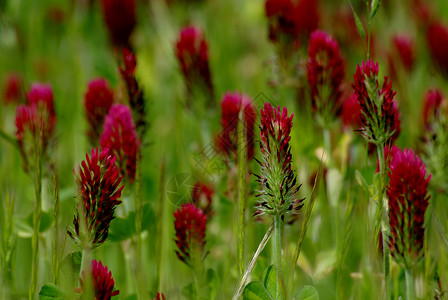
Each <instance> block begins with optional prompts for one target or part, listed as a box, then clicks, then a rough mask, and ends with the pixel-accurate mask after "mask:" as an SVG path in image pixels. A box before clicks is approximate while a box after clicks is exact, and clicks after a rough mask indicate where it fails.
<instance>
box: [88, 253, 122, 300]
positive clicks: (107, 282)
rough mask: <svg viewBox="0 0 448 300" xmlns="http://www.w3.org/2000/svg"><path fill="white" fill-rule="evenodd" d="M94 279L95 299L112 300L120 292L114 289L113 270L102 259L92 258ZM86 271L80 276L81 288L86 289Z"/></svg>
mask: <svg viewBox="0 0 448 300" xmlns="http://www.w3.org/2000/svg"><path fill="white" fill-rule="evenodd" d="M92 279H93V289H94V293H95V300H100V299H101V300H110V299H111V298H112V297H113V296H116V295H118V294H119V293H120V291H119V290H115V291H114V286H115V280H114V279H113V278H112V272H111V271H109V269H108V268H107V267H106V266H103V264H102V263H101V261H97V260H95V259H94V260H92ZM84 280H86V278H85V273H84V272H83V278H82V279H81V278H80V282H81V290H83V289H84Z"/></svg>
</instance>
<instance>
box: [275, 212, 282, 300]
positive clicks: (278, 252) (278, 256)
mask: <svg viewBox="0 0 448 300" xmlns="http://www.w3.org/2000/svg"><path fill="white" fill-rule="evenodd" d="M281 234H282V232H281V220H280V216H279V215H275V217H274V260H275V269H276V271H277V287H276V293H275V299H280V294H281V282H282V276H283V272H282V245H281Z"/></svg>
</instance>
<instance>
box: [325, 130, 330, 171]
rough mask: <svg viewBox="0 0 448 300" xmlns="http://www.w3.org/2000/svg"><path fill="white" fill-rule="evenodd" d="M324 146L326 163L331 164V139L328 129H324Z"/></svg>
mask: <svg viewBox="0 0 448 300" xmlns="http://www.w3.org/2000/svg"><path fill="white" fill-rule="evenodd" d="M323 134H324V146H325V151H326V152H327V162H329V163H331V137H330V130H329V129H328V128H324V130H323Z"/></svg>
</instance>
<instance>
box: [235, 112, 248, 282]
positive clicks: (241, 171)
mask: <svg viewBox="0 0 448 300" xmlns="http://www.w3.org/2000/svg"><path fill="white" fill-rule="evenodd" d="M245 132H246V130H245V126H244V110H241V112H240V115H239V122H238V230H237V231H238V242H237V244H238V266H239V274H240V277H241V276H243V271H244V240H245V236H246V232H245V215H246V176H247V158H246V157H247V152H246V135H245Z"/></svg>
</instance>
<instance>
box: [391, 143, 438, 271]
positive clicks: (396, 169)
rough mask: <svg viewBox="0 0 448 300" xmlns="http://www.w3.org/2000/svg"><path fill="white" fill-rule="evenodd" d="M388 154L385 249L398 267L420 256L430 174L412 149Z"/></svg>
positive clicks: (414, 260)
mask: <svg viewBox="0 0 448 300" xmlns="http://www.w3.org/2000/svg"><path fill="white" fill-rule="evenodd" d="M392 153H393V155H390V156H391V157H390V164H389V168H390V171H389V173H388V176H389V185H388V186H387V196H388V197H389V222H390V236H389V248H390V251H391V255H392V257H393V258H394V259H395V260H396V261H397V263H399V264H400V265H401V266H402V267H405V268H409V267H413V266H415V265H416V263H417V262H418V260H419V259H420V258H421V257H422V256H423V241H424V234H425V228H424V221H425V212H426V208H427V207H428V203H429V198H430V196H429V195H428V193H427V187H428V184H429V180H430V178H431V175H429V176H426V168H425V165H424V164H423V162H422V161H421V160H420V158H419V157H418V156H417V155H415V154H414V151H412V149H404V150H403V151H401V150H399V149H396V150H395V151H392Z"/></svg>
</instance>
